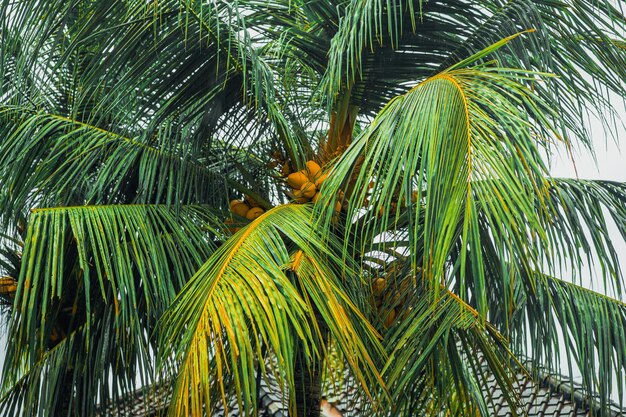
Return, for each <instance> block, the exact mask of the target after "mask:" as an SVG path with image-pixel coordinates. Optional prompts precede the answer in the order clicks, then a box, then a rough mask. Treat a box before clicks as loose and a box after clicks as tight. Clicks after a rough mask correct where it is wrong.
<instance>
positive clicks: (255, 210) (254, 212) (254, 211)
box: [246, 207, 265, 220]
mask: <svg viewBox="0 0 626 417" xmlns="http://www.w3.org/2000/svg"><path fill="white" fill-rule="evenodd" d="M263 213H265V210H263V209H262V208H261V207H252V208H251V209H250V210H249V211H248V213H247V214H246V219H249V220H254V219H256V218H257V217H259V216H260V215H261V214H263Z"/></svg>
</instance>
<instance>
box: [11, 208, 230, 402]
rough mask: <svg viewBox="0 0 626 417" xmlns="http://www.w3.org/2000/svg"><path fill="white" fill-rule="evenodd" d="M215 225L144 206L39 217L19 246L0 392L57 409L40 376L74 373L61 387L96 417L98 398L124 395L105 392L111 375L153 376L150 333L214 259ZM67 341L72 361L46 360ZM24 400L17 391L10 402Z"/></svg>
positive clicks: (203, 215)
mask: <svg viewBox="0 0 626 417" xmlns="http://www.w3.org/2000/svg"><path fill="white" fill-rule="evenodd" d="M217 223H219V222H217V221H216V220H215V218H213V217H211V216H210V214H208V213H207V212H206V211H205V210H203V209H201V208H199V207H197V208H194V207H187V208H184V209H182V210H181V211H180V212H178V213H176V212H174V211H172V210H171V209H168V208H167V207H165V206H141V205H135V206H123V205H116V206H88V207H64V208H50V209H37V210H35V211H34V212H33V213H32V215H31V217H30V219H29V222H28V226H27V227H28V233H27V236H26V239H25V241H24V252H23V254H22V266H21V269H20V275H19V278H18V288H17V294H16V298H15V302H14V309H13V314H12V321H11V329H10V339H9V344H8V348H7V355H6V361H5V366H4V374H3V391H4V392H6V391H7V390H9V391H14V390H15V389H18V391H19V390H21V388H19V387H18V385H20V384H22V383H21V382H20V381H24V378H26V380H27V381H28V383H29V384H31V385H30V386H28V387H27V388H26V389H25V391H24V392H25V393H28V394H27V395H28V396H29V399H28V400H27V401H26V403H27V404H28V405H29V406H35V407H36V406H37V404H38V403H40V402H42V401H43V402H45V403H46V404H56V405H57V406H58V405H59V404H61V403H62V399H63V396H65V395H66V394H67V393H59V392H58V391H55V390H56V388H55V389H54V390H53V391H54V392H52V391H50V392H48V389H50V388H51V387H49V386H47V384H42V381H41V380H38V379H37V375H39V376H42V377H43V376H46V375H47V377H49V378H56V379H57V380H59V378H63V377H64V376H63V375H62V373H63V372H66V371H68V372H70V371H71V372H70V377H71V378H70V380H68V381H65V382H67V383H70V386H74V387H75V389H76V393H77V394H80V393H83V394H84V396H79V397H77V401H79V403H78V404H77V405H76V407H77V408H76V409H82V408H88V409H93V407H95V405H96V401H97V399H98V398H97V395H96V393H98V392H100V394H101V395H102V399H103V400H106V399H107V398H111V395H118V394H123V392H119V393H116V394H112V391H116V388H120V387H111V386H110V385H109V382H110V381H109V380H108V377H109V375H114V376H115V377H116V378H121V380H120V381H128V380H129V379H133V380H134V378H135V376H137V375H133V372H139V375H140V376H141V378H142V380H143V382H148V381H150V380H151V379H152V378H154V373H153V372H151V369H152V366H151V365H150V363H151V361H152V355H153V351H152V349H154V345H153V343H154V340H153V339H151V337H152V335H151V334H150V333H151V329H153V328H154V326H155V324H156V321H157V320H158V318H159V317H160V316H161V314H162V312H163V311H164V310H165V308H166V307H167V305H169V303H170V301H171V300H172V299H173V298H174V295H175V294H176V292H177V291H178V289H180V288H181V287H182V286H183V284H184V283H185V282H186V280H187V279H188V278H189V277H190V276H192V275H193V273H194V272H195V270H196V268H197V267H199V266H200V265H201V264H202V262H204V260H205V259H206V258H207V257H208V256H209V254H210V253H211V252H212V250H213V248H214V242H213V240H212V239H215V233H218V232H215V231H213V229H212V227H213V226H212V225H215V224H217ZM211 233H213V235H212V234H211ZM70 334H73V335H74V336H73V339H72V340H71V341H68V342H67V343H68V345H67V346H68V347H67V350H64V349H66V348H61V350H63V352H65V353H63V355H65V356H64V358H65V359H72V360H71V361H69V362H68V363H61V362H59V361H60V359H58V356H54V355H53V356H50V357H49V358H50V360H54V361H56V362H51V363H48V362H46V361H45V360H44V358H47V356H45V354H46V352H47V351H48V350H49V349H51V348H54V347H55V346H57V345H58V344H59V343H63V340H64V339H65V338H66V337H67V335H70ZM112 346H116V349H112V348H111V347H112ZM101 349H102V350H101ZM59 354H61V353H59ZM81 355H84V358H83V357H81ZM125 355H126V356H125ZM54 358H57V359H58V360H59V361H57V359H54ZM73 363H76V365H77V366H76V367H74V368H73V367H72V364H73ZM81 364H83V365H84V366H80V365H81ZM87 364H91V365H93V367H90V366H87ZM137 366H139V367H140V368H136V367H137ZM125 369H127V371H128V373H126V370H125ZM89 370H92V371H93V372H94V374H93V375H92V374H90V372H91V371H89ZM28 375H32V376H28ZM133 386H134V382H133V384H130V385H129V386H128V387H126V388H130V389H132V387H133ZM121 388H123V389H124V387H121ZM37 398H39V400H37ZM23 399H24V397H23V396H22V395H21V394H20V393H19V392H14V393H13V394H11V395H9V396H8V397H7V400H8V401H18V402H19V401H22V400H23ZM33 400H34V401H33ZM2 408H4V407H2ZM88 414H91V413H88Z"/></svg>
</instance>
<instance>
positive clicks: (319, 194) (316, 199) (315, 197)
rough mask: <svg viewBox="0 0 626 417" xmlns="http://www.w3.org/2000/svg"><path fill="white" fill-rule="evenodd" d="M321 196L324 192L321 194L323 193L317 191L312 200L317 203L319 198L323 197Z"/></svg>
mask: <svg viewBox="0 0 626 417" xmlns="http://www.w3.org/2000/svg"><path fill="white" fill-rule="evenodd" d="M321 196H322V194H321V193H315V195H314V196H313V198H312V199H311V201H312V202H313V203H317V202H318V201H319V199H320V197H321Z"/></svg>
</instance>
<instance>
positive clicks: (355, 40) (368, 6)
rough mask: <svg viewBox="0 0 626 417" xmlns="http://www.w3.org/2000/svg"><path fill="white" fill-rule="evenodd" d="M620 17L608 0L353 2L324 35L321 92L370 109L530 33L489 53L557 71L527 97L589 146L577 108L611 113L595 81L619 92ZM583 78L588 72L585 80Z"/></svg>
mask: <svg viewBox="0 0 626 417" xmlns="http://www.w3.org/2000/svg"><path fill="white" fill-rule="evenodd" d="M623 21H624V13H623V10H622V9H621V8H620V7H618V6H616V5H615V4H614V3H613V2H611V1H609V0H603V1H598V2H593V3H589V2H586V1H578V0H575V1H571V2H561V3H558V4H557V3H554V2H546V1H543V0H514V1H501V0H487V1H472V0H455V1H443V0H438V1H428V2H422V1H421V0H420V1H418V0H407V1H402V0H399V1H392V2H387V1H380V0H371V1H366V2H363V1H358V0H355V1H352V2H350V3H349V5H348V6H347V7H346V17H345V18H344V19H342V22H341V25H340V27H339V30H338V33H337V35H336V36H335V38H334V39H333V43H332V47H331V49H330V52H329V65H328V68H329V69H328V72H327V73H326V75H325V92H326V93H327V97H328V98H329V100H330V101H331V102H334V101H335V100H336V99H337V95H338V93H339V92H341V91H345V90H344V89H349V88H350V87H351V86H354V88H353V90H356V94H355V93H353V94H352V96H353V100H355V105H357V106H361V108H362V109H363V110H364V112H366V113H369V114H372V115H374V114H376V113H377V112H378V111H379V110H380V108H381V107H382V106H383V105H384V104H385V103H386V102H387V101H388V100H390V99H391V98H392V97H393V96H395V95H398V94H401V93H403V92H405V91H406V90H407V89H409V88H411V86H413V85H415V83H416V82H419V81H421V80H423V79H426V78H428V77H430V76H433V75H434V74H437V73H439V72H441V71H443V70H444V69H446V68H448V67H449V66H451V65H453V64H454V63H456V62H459V61H461V60H463V59H465V58H467V57H469V56H471V55H473V54H474V53H475V52H476V51H477V50H481V49H483V48H486V47H487V46H489V45H491V44H493V43H494V42H496V41H498V40H500V39H502V38H506V37H508V36H511V35H513V34H515V33H518V32H520V31H524V30H529V29H536V30H537V32H536V33H535V35H533V36H532V37H526V38H524V39H522V40H520V41H518V42H515V43H511V44H509V45H507V47H505V48H502V49H500V50H498V51H494V53H493V54H492V55H490V57H492V58H494V59H497V60H498V61H499V63H500V65H501V66H505V67H511V68H521V69H525V70H529V71H538V72H546V73H553V74H555V75H557V76H558V79H557V80H555V81H554V82H552V83H550V84H548V85H541V84H540V85H536V86H535V91H536V94H537V95H538V96H539V97H541V98H542V99H543V100H546V101H548V102H550V103H551V105H552V106H553V107H554V108H555V109H557V110H558V111H557V112H556V114H558V117H554V118H553V119H552V121H553V123H554V124H555V125H558V126H561V127H562V130H563V134H564V135H563V136H564V137H569V136H570V135H569V133H570V132H573V133H574V135H575V137H576V138H577V139H578V140H582V141H583V142H584V143H585V144H586V145H587V146H589V144H590V142H589V141H590V132H588V131H586V130H585V129H584V128H583V127H582V122H583V121H584V119H585V117H586V114H585V112H586V111H588V110H589V109H590V108H591V109H592V108H594V107H596V108H600V107H602V108H604V109H607V110H609V112H610V111H611V109H612V108H613V106H612V105H611V104H610V102H609V101H608V100H607V96H606V95H605V92H604V91H603V87H607V88H608V89H609V90H612V91H614V92H615V93H617V94H618V95H619V96H620V97H624V95H625V94H626V91H625V90H624V86H623V83H622V82H621V81H620V79H623V78H624V68H626V53H625V51H624V49H623V48H621V47H619V45H620V43H619V42H620V41H623V31H621V29H620V28H621V27H623ZM381 62H385V65H381ZM573 62H575V63H576V65H572V63H573ZM584 74H593V78H594V81H593V82H592V81H591V80H590V79H589V78H588V77H585V76H584ZM599 86H603V87H599ZM587 105H589V106H587ZM583 109H587V110H583ZM574 135H572V136H574Z"/></svg>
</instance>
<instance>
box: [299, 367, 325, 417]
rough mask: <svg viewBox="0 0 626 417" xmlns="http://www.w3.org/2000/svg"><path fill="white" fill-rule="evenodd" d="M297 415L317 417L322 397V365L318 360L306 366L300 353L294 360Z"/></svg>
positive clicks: (300, 416)
mask: <svg viewBox="0 0 626 417" xmlns="http://www.w3.org/2000/svg"><path fill="white" fill-rule="evenodd" d="M295 371H296V372H295V377H296V381H295V382H296V411H297V417H319V415H320V401H321V399H322V366H321V363H320V361H316V362H315V364H313V365H310V366H307V364H306V363H305V361H304V358H301V355H299V356H298V359H297V360H296V369H295Z"/></svg>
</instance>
